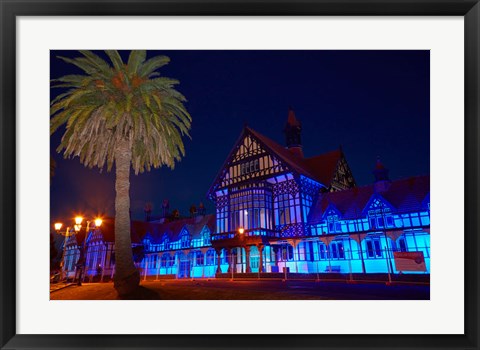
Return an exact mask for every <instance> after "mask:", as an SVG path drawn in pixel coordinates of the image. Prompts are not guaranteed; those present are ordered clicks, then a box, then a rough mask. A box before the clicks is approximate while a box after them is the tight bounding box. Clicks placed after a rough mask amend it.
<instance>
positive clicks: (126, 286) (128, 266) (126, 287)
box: [113, 140, 140, 296]
mask: <svg viewBox="0 0 480 350" xmlns="http://www.w3.org/2000/svg"><path fill="white" fill-rule="evenodd" d="M131 159H132V151H131V149H130V145H129V142H128V141H127V140H125V141H122V142H120V143H119V144H118V146H117V149H116V151H115V171H116V178H115V191H116V197H115V276H114V278H113V281H114V287H115V289H116V290H117V293H118V294H119V295H120V296H126V295H129V294H131V293H132V292H134V291H135V289H136V288H137V287H138V285H139V283H140V274H139V272H138V270H137V269H136V268H135V265H134V264H133V254H132V241H131V237H130V228H131V226H130V163H131Z"/></svg>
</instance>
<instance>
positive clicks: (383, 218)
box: [368, 198, 394, 230]
mask: <svg viewBox="0 0 480 350" xmlns="http://www.w3.org/2000/svg"><path fill="white" fill-rule="evenodd" d="M368 222H369V224H370V229H372V230H374V229H379V228H388V227H394V224H393V216H392V212H391V210H390V208H389V207H387V206H386V205H385V204H384V203H383V202H381V201H380V200H379V199H378V198H376V199H375V200H374V201H373V203H372V205H371V206H370V210H369V211H368Z"/></svg>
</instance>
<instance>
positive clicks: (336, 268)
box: [325, 266, 341, 273]
mask: <svg viewBox="0 0 480 350" xmlns="http://www.w3.org/2000/svg"><path fill="white" fill-rule="evenodd" d="M340 271H341V267H340V266H327V268H326V269H325V272H336V273H340Z"/></svg>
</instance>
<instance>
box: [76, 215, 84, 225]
mask: <svg viewBox="0 0 480 350" xmlns="http://www.w3.org/2000/svg"><path fill="white" fill-rule="evenodd" d="M82 221H83V218H82V217H81V216H77V217H75V223H76V224H77V225H81V224H82Z"/></svg>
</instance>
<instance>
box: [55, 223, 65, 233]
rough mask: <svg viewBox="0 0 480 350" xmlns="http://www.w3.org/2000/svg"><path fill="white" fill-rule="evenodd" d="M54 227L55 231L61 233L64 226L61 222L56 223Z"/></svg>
mask: <svg viewBox="0 0 480 350" xmlns="http://www.w3.org/2000/svg"><path fill="white" fill-rule="evenodd" d="M53 226H55V231H60V230H61V229H62V226H63V224H62V223H61V222H56V223H55V224H54V225H53Z"/></svg>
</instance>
